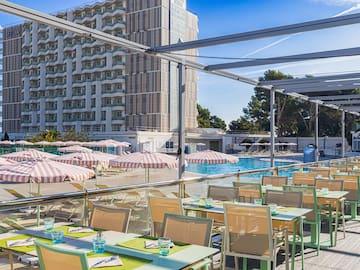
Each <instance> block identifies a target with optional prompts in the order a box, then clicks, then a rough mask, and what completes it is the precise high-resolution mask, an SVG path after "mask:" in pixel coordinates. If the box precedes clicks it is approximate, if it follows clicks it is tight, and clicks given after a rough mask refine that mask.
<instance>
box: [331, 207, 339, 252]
mask: <svg viewBox="0 0 360 270" xmlns="http://www.w3.org/2000/svg"><path fill="white" fill-rule="evenodd" d="M339 203H340V201H337V202H336V209H335V239H334V245H333V246H334V247H335V246H336V240H337V231H338V223H339Z"/></svg>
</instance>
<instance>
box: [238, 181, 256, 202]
mask: <svg viewBox="0 0 360 270" xmlns="http://www.w3.org/2000/svg"><path fill="white" fill-rule="evenodd" d="M233 186H234V187H238V188H239V202H243V203H253V202H254V199H263V194H262V188H261V184H256V183H245V182H233Z"/></svg>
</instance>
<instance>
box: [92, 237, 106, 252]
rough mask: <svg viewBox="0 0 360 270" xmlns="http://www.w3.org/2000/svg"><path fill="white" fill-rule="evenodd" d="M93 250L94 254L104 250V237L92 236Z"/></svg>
mask: <svg viewBox="0 0 360 270" xmlns="http://www.w3.org/2000/svg"><path fill="white" fill-rule="evenodd" d="M93 251H94V253H96V254H100V253H104V252H105V239H104V238H97V237H96V238H94V239H93Z"/></svg>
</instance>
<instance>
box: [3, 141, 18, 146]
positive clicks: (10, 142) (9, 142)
mask: <svg viewBox="0 0 360 270" xmlns="http://www.w3.org/2000/svg"><path fill="white" fill-rule="evenodd" d="M13 144H15V143H14V142H12V141H0V145H13Z"/></svg>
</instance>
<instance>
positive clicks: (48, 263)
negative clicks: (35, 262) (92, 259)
mask: <svg viewBox="0 0 360 270" xmlns="http://www.w3.org/2000/svg"><path fill="white" fill-rule="evenodd" d="M35 247H36V252H37V254H38V257H39V265H40V269H41V270H63V269H71V270H88V269H89V265H88V262H87V259H86V253H85V252H81V251H75V250H65V249H62V248H58V247H56V246H49V245H46V244H44V243H41V242H39V241H35Z"/></svg>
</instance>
